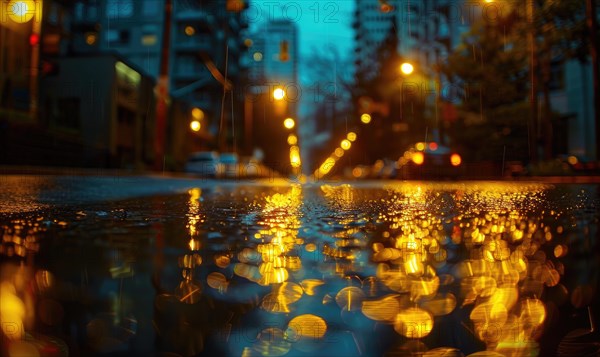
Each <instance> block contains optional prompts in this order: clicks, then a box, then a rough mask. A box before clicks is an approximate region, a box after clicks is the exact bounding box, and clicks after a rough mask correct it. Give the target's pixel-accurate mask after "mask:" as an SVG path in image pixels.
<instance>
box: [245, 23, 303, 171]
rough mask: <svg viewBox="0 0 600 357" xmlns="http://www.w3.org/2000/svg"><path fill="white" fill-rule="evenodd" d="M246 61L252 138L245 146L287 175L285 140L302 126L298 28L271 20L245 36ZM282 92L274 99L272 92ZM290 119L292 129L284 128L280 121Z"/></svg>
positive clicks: (248, 118)
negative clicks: (256, 150) (292, 125)
mask: <svg viewBox="0 0 600 357" xmlns="http://www.w3.org/2000/svg"><path fill="white" fill-rule="evenodd" d="M247 43H248V44H249V45H250V46H249V50H248V52H247V56H246V62H247V63H248V66H249V78H250V82H249V83H248V87H247V90H246V91H245V97H246V103H247V105H246V115H245V117H246V126H247V127H250V128H251V129H250V130H251V133H252V134H251V135H249V136H248V137H247V138H246V142H247V144H248V145H247V146H248V147H252V148H254V149H259V150H260V151H261V152H262V153H263V154H264V161H265V163H266V164H268V165H270V166H271V167H272V168H274V169H275V170H278V171H280V172H286V171H287V170H288V169H289V166H290V159H289V150H288V147H289V145H288V141H287V137H288V135H289V134H294V135H297V134H296V133H297V128H298V126H299V125H302V123H301V119H300V118H298V105H299V101H300V99H301V97H302V88H301V86H300V85H299V83H298V29H297V27H296V24H295V23H294V22H293V21H290V20H287V19H273V20H270V21H268V22H266V23H264V24H261V25H260V26H259V28H257V29H255V31H254V33H253V34H251V35H249V36H248V42H247ZM276 89H280V90H283V91H284V92H283V93H284V97H283V98H279V99H275V98H274V97H273V92H274V91H275V90H276ZM286 118H293V119H294V120H295V123H296V125H295V127H294V128H292V129H287V128H285V127H284V126H283V120H284V119H286Z"/></svg>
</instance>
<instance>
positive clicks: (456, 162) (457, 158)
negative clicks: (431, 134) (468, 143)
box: [450, 154, 462, 166]
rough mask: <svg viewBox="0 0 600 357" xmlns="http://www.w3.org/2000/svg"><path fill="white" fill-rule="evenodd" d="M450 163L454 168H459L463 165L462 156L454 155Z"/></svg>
mask: <svg viewBox="0 0 600 357" xmlns="http://www.w3.org/2000/svg"><path fill="white" fill-rule="evenodd" d="M450 163H451V164H452V166H459V165H460V164H461V163H462V159H461V157H460V155H458V154H452V156H450Z"/></svg>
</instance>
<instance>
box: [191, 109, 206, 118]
mask: <svg viewBox="0 0 600 357" xmlns="http://www.w3.org/2000/svg"><path fill="white" fill-rule="evenodd" d="M192 117H194V119H196V120H202V119H204V112H203V111H202V109H200V108H194V109H192Z"/></svg>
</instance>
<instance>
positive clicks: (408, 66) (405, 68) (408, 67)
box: [400, 62, 415, 75]
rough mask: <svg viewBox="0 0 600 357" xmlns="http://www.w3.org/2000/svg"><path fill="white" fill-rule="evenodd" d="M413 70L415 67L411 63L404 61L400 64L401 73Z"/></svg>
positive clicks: (408, 72)
mask: <svg viewBox="0 0 600 357" xmlns="http://www.w3.org/2000/svg"><path fill="white" fill-rule="evenodd" d="M414 70H415V67H413V65H412V64H410V63H408V62H404V63H402V65H401V66H400V71H402V73H404V74H406V75H409V74H411V73H413V71H414Z"/></svg>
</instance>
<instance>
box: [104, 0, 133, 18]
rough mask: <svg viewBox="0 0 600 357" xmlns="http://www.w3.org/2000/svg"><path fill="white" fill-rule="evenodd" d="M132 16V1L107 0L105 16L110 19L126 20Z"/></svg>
mask: <svg viewBox="0 0 600 357" xmlns="http://www.w3.org/2000/svg"><path fill="white" fill-rule="evenodd" d="M132 15H133V0H108V1H107V2H106V16H108V17H109V18H111V19H119V18H127V17H131V16H132Z"/></svg>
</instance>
